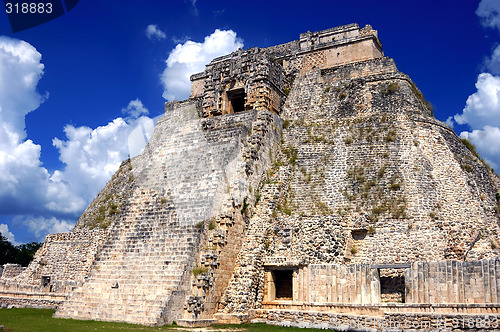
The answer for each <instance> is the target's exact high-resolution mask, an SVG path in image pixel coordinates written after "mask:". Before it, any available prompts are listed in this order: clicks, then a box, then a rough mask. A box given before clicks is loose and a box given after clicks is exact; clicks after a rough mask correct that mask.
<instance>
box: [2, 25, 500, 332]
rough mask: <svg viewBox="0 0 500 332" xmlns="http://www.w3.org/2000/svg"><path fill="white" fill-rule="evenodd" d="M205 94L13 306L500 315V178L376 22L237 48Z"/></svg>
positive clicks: (204, 76)
mask: <svg viewBox="0 0 500 332" xmlns="http://www.w3.org/2000/svg"><path fill="white" fill-rule="evenodd" d="M191 81H192V93H191V97H190V99H189V100H186V101H182V102H169V103H167V104H166V107H165V116H164V118H162V119H161V120H159V121H158V123H157V125H156V127H155V131H154V134H153V136H152V138H151V140H150V142H149V143H148V146H147V147H146V149H145V151H144V153H143V154H142V155H141V156H138V157H136V158H134V159H132V160H130V161H127V162H125V163H123V164H122V166H121V168H120V170H119V171H118V172H117V174H116V175H115V176H114V177H113V179H111V180H110V182H109V183H108V184H107V186H106V187H105V188H104V189H103V191H102V192H101V193H100V194H99V195H98V197H97V198H96V199H95V201H94V202H93V203H92V204H91V205H90V206H89V208H88V209H87V211H86V212H85V213H84V214H83V215H82V217H81V218H80V220H79V222H78V224H77V227H76V228H75V230H74V231H73V232H72V233H69V234H66V235H64V234H62V235H57V236H56V238H54V236H52V237H50V236H49V237H48V238H47V240H46V243H45V245H44V247H42V249H43V250H42V249H41V250H40V251H39V252H38V253H37V255H36V258H35V261H34V262H33V263H32V264H31V265H30V266H29V267H28V268H27V269H26V270H25V271H18V272H19V274H18V275H17V276H12V275H11V276H9V273H10V272H8V271H10V270H12V271H13V269H12V268H11V267H8V266H7V267H6V268H5V269H4V273H3V275H2V277H1V278H0V303H2V304H3V305H30V303H31V305H37V306H40V305H43V304H41V303H45V305H46V306H52V307H55V306H57V307H58V310H57V312H56V317H68V318H77V319H100V320H110V321H126V322H132V323H140V324H147V325H161V324H165V323H168V322H172V321H173V320H175V321H177V322H178V323H180V324H183V325H186V326H199V325H208V324H211V323H215V322H219V323H229V322H231V323H233V322H242V321H250V320H253V321H264V322H268V323H272V324H282V325H295V326H302V327H308V326H309V327H321V328H326V327H330V328H331V327H334V328H335V327H339V328H344V327H345V326H346V324H347V326H349V325H352V322H355V323H356V322H358V321H359V320H360V319H364V320H366V319H369V320H370V323H369V324H368V323H367V325H366V326H365V327H369V328H379V327H380V326H383V325H384V324H386V325H387V324H389V323H390V322H396V323H397V324H400V325H399V326H400V327H401V326H402V327H406V325H405V324H407V323H408V324H413V325H411V327H412V328H416V329H425V328H427V325H426V324H438V323H440V322H441V321H440V320H439V319H440V318H439V317H437V316H436V315H437V314H439V315H441V316H442V318H443V320H444V322H445V323H446V324H448V323H450V324H451V323H453V322H455V320H458V321H459V322H460V323H461V322H463V321H464V319H472V318H474V319H476V318H477V319H479V318H481V317H483V316H484V315H485V314H488V315H489V316H488V317H489V318H488V319H491V320H495V319H496V320H498V319H499V318H500V316H499V315H500V314H499V310H500V286H498V283H499V282H500V261H499V260H498V254H499V251H498V250H499V249H497V248H498V246H499V243H500V238H499V234H500V228H499V211H500V203H499V197H500V192H499V190H500V188H499V183H500V181H499V179H498V177H497V176H496V175H495V174H493V173H492V172H491V170H490V169H489V168H488V167H487V166H486V165H484V164H483V163H482V161H481V160H480V159H479V158H478V156H476V155H474V154H473V153H472V152H471V151H469V150H468V149H467V147H466V146H465V145H464V144H463V143H462V142H461V141H460V139H459V138H458V137H457V135H456V134H455V133H454V132H453V131H452V130H451V129H450V128H448V127H446V126H445V125H444V124H443V123H441V122H440V121H437V120H436V119H435V118H434V117H433V116H432V109H431V108H430V106H429V103H428V102H426V101H425V99H424V98H423V96H422V94H421V93H420V91H419V90H418V88H417V87H416V86H415V84H414V83H413V82H412V81H411V79H410V78H409V77H408V76H407V75H405V74H403V73H401V72H399V71H398V69H397V67H396V65H395V63H394V61H393V60H392V59H390V58H387V57H384V54H383V52H382V46H381V43H380V41H379V39H378V36H377V32H376V31H375V30H373V29H372V28H371V27H370V26H366V27H365V28H362V29H361V28H359V26H358V25H357V24H351V25H347V26H342V27H337V28H332V29H328V30H324V31H319V32H307V33H304V34H301V35H300V39H299V40H296V41H292V42H290V43H286V44H282V45H277V46H273V47H269V48H265V49H259V48H251V49H248V50H238V51H236V52H234V53H232V54H229V55H226V56H223V57H220V58H217V59H214V60H213V61H212V62H211V63H209V64H207V66H206V68H205V71H204V72H202V73H199V74H195V75H193V76H192V77H191ZM99 227H100V228H103V229H102V230H92V229H93V228H99ZM85 234H87V235H85ZM81 236H88V237H89V241H88V243H84V242H82V241H80V240H79V239H80V237H81ZM70 247H71V248H76V250H77V251H76V253H75V252H74V251H71V250H69V249H67V250H66V249H64V248H70ZM44 248H45V249H44ZM52 253H55V254H52ZM75 257H81V260H78V259H74V258H75ZM63 261H65V262H67V263H66V264H62V265H61V262H63ZM42 263H43V264H42ZM6 272H8V273H6ZM30 278H31V279H30ZM44 278H45V279H44ZM30 287H31V288H30ZM70 291H71V292H70ZM51 294H52V295H51ZM51 296H52V297H51ZM43 301H45V302H43ZM474 315H475V316H474ZM481 315H483V316H481ZM441 316H440V317H441ZM471 317H472V318H471ZM483 318H484V317H483ZM474 322H477V320H475V321H474ZM365 323H366V322H365ZM356 324H357V323H356ZM499 325H500V323H499ZM432 326H434V325H432ZM432 326H431V327H432ZM491 326H493V325H491ZM351 327H352V326H351ZM466 328H467V326H465V325H464V324H462V325H460V326H458V327H456V328H455V329H466Z"/></svg>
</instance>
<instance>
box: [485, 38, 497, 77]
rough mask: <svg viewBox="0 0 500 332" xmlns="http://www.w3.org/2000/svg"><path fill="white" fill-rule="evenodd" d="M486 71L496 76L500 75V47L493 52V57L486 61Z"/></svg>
mask: <svg viewBox="0 0 500 332" xmlns="http://www.w3.org/2000/svg"><path fill="white" fill-rule="evenodd" d="M485 65H486V69H487V70H488V71H489V72H491V73H492V74H495V75H500V45H497V47H495V49H494V50H493V54H492V55H491V57H489V58H487V59H486V61H485Z"/></svg>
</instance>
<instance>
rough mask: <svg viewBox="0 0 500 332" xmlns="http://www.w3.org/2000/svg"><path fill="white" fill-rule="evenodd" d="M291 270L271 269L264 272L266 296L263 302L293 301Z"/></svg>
mask: <svg viewBox="0 0 500 332" xmlns="http://www.w3.org/2000/svg"><path fill="white" fill-rule="evenodd" d="M293 271H294V270H293V269H280V268H276V269H272V270H268V271H267V272H266V279H267V292H266V293H267V296H266V300H265V301H292V300H293Z"/></svg>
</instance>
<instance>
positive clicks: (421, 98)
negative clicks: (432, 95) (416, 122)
mask: <svg viewBox="0 0 500 332" xmlns="http://www.w3.org/2000/svg"><path fill="white" fill-rule="evenodd" d="M411 91H412V92H413V94H414V95H415V96H416V97H417V99H418V100H419V101H420V102H421V103H422V104H424V106H425V107H426V108H427V109H428V110H429V111H430V112H431V114H432V116H434V107H433V106H432V104H431V103H430V102H429V101H428V100H426V99H425V97H424V95H423V93H422V92H421V91H420V90H419V89H418V88H417V86H416V85H415V83H413V82H411Z"/></svg>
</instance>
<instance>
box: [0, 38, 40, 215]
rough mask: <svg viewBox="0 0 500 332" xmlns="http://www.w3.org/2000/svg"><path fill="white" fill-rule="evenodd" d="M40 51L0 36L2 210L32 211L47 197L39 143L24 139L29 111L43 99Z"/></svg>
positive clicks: (0, 174) (0, 204) (0, 178)
mask: <svg viewBox="0 0 500 332" xmlns="http://www.w3.org/2000/svg"><path fill="white" fill-rule="evenodd" d="M41 58H42V56H41V54H40V53H39V52H38V51H37V50H36V49H35V48H34V47H33V46H31V45H30V44H28V43H26V42H24V41H21V40H17V39H12V38H7V37H3V36H0V202H1V203H0V212H5V211H6V210H10V211H22V210H27V211H33V210H34V209H36V208H37V207H35V206H33V200H34V201H36V202H39V201H42V202H43V201H44V190H45V189H46V186H47V180H48V178H49V174H48V172H47V170H46V169H45V168H43V167H41V163H40V151H41V147H40V145H37V144H34V143H33V141H31V140H25V138H26V132H25V123H24V118H25V116H26V114H28V113H29V112H31V111H33V110H35V109H36V108H37V107H38V106H40V104H41V103H42V102H43V100H44V97H42V96H41V95H40V94H39V93H38V92H37V90H36V87H37V84H38V81H39V80H40V78H41V77H42V75H43V69H44V65H43V64H42V63H40V61H41Z"/></svg>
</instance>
